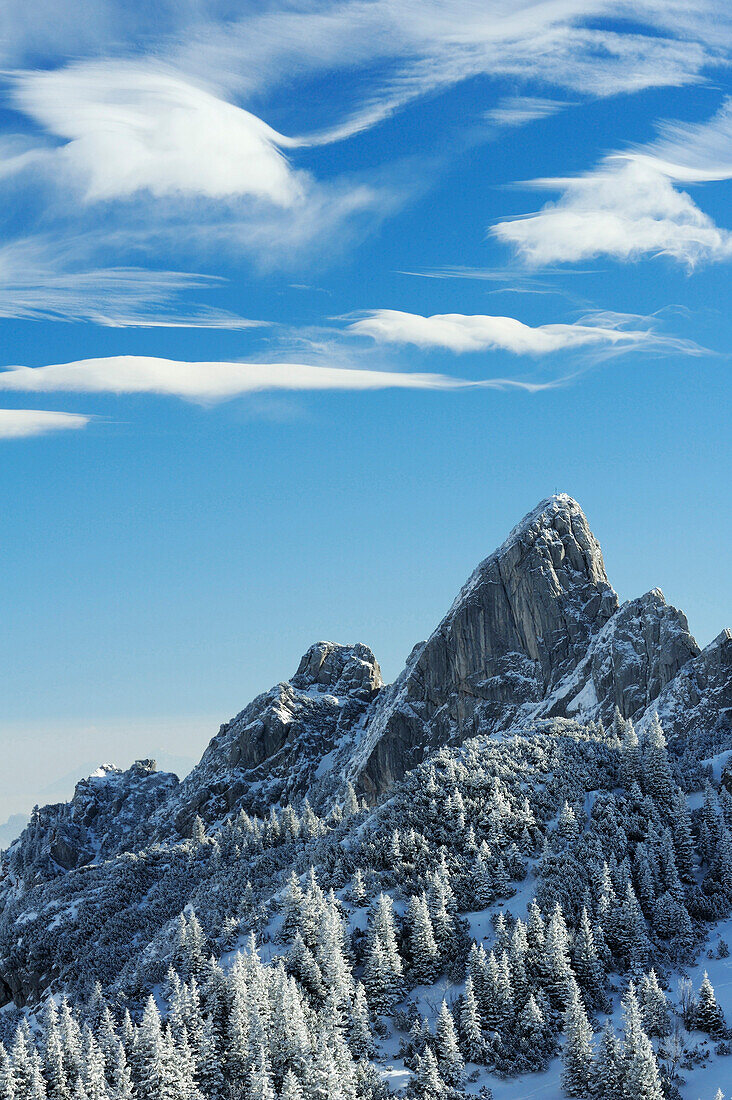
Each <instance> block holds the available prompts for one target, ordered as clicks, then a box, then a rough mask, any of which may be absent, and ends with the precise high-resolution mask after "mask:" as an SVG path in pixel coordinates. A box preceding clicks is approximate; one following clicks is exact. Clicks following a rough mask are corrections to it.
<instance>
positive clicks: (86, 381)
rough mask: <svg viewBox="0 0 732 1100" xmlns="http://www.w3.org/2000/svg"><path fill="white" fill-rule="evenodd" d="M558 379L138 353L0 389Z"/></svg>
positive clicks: (208, 397) (526, 385) (229, 389)
mask: <svg viewBox="0 0 732 1100" xmlns="http://www.w3.org/2000/svg"><path fill="white" fill-rule="evenodd" d="M558 384H559V383H558V382H549V383H532V382H522V381H516V380H513V379H505V378H487V379H481V380H479V381H475V382H474V381H470V380H467V379H462V378H452V377H450V376H448V375H444V374H410V373H406V372H399V371H382V370H359V369H351V368H346V367H329V366H314V365H312V364H308V363H233V362H210V363H208V362H202V363H187V362H179V361H176V360H172V359H158V358H153V357H149V356H142V355H139V356H138V355H119V356H110V357H109V358H105V359H82V360H79V361H77V362H73V363H54V364H51V365H49V366H45V367H11V368H8V369H7V370H5V371H2V372H0V391H3V390H4V391H8V392H22V393H59V392H67V393H114V394H123V393H124V394H143V393H145V394H162V395H165V396H171V397H181V398H184V399H185V400H188V401H198V402H202V403H207V402H215V401H226V400H229V399H231V398H233V397H237V396H240V395H242V394H247V393H262V392H266V391H272V390H289V391H306V390H356V391H367V390H384V389H409V390H458V389H466V388H491V389H507V388H511V387H513V388H517V389H524V390H527V391H530V392H534V391H538V390H542V389H550V388H552V387H553V386H556V385H558Z"/></svg>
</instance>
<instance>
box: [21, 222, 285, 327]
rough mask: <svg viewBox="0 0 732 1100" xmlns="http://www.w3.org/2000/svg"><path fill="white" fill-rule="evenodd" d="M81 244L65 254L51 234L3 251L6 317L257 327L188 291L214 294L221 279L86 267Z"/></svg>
mask: <svg viewBox="0 0 732 1100" xmlns="http://www.w3.org/2000/svg"><path fill="white" fill-rule="evenodd" d="M84 260H87V262H88V260H89V256H88V255H86V254H85V249H84V248H83V246H82V247H81V248H79V247H78V242H77V247H75V248H72V249H64V248H63V247H59V245H58V244H57V243H56V242H54V241H53V240H52V239H49V238H47V237H30V238H23V239H21V240H18V241H11V242H9V243H7V244H5V245H2V246H0V318H11V317H12V318H17V319H19V320H30V321H90V322H92V323H93V324H96V325H102V326H105V327H112V328H212V329H250V328H259V327H261V326H263V325H264V324H265V322H264V321H258V320H250V319H248V318H245V317H240V316H238V315H236V314H234V313H231V312H229V311H227V310H223V309H216V308H215V307H212V306H207V305H203V304H194V305H185V304H184V301H183V300H182V299H183V296H184V294H186V293H187V292H191V291H194V290H195V291H209V290H212V289H215V288H216V287H218V286H220V284H221V282H222V280H220V279H217V278H214V277H211V276H205V275H198V274H193V273H189V272H182V271H156V270H154V269H150V268H141V267H116V268H115V267H112V268H87V269H86V270H85V269H84V268H83V266H82V267H81V268H80V267H79V265H80V263H82V264H83V262H84Z"/></svg>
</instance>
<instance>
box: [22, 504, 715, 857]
mask: <svg viewBox="0 0 732 1100" xmlns="http://www.w3.org/2000/svg"><path fill="white" fill-rule="evenodd" d="M729 653H730V639H729V635H728V634H725V635H720V638H718V639H717V640H716V641H715V642H714V643H713V644H712V645H711V646H710V647H708V649H707V650H705V651H704V653H702V654H700V653H699V648H698V646H697V644H696V642H695V641H694V638H693V637H692V636H691V634H690V633H689V628H688V624H687V621H686V617H685V616H684V614H683V612H681V611H678V610H677V609H676V608H674V607H672V606H670V605H669V604H667V603H666V601H665V599H664V596H663V593H661V592H660V591H659V590H658V589H654V590H653V591H651V592H648V593H646V595H644V596H641V597H639V598H638V599H635V600H630V601H629V602H628V603H625V604H623V606H622V607H619V606H618V598H617V596H616V594H615V592H614V590H613V589H612V587H611V585H610V583H609V581H608V578H607V575H606V573H605V566H604V563H603V558H602V552H601V550H600V546H599V544H598V542H597V540H596V539H595V537H594V535H593V534H592V531H591V530H590V527H589V524H588V522H587V519H586V517H585V515H584V513H583V511H582V509H581V508H580V506H579V504H577V502H576V501H574V500H572V498H571V497H568V496H566V495H565V494H558V495H556V496H553V497H551V498H549V499H548V500H545V501H542V503H541V504H539V505H538V506H537V507H536V508H535V509H534V510H533V511H532V512H530V513H529V514H528V515H527V516H526V517H525V518H524V519H523V520H522V521H521V523H519V524H518V526H517V527H515V528H514V530H513V531H512V532H511V534H510V535H509V537H508V538H507V539H506V541H505V542H504V543H503V545H502V546H500V547H499V548H498V549H497V550H496V551H495V552H494V553H493V554H491V555H490V557H488V558H486V560H485V561H483V562H482V563H481V564H480V565H479V566H478V568H477V569H476V570H475V572H474V573H473V575H472V576H471V577H470V578H469V580H468V581H467V583H466V584H465V585H464V586H463V588H462V590H461V591H460V593H459V594H458V596H457V599H456V600H455V602H454V603H453V605H452V607H451V608H450V610H449V611H448V613H447V614H446V615H445V617H444V618H443V620H442V622H441V623H440V624H439V626H438V627H437V629H436V630H435V631H434V633H433V634H432V635H431V636H430V638H429V639H428V640H427V641H426V642H422V643H420V644H419V645H417V646H415V648H414V650H413V651H412V654H411V656H410V658H409V660H408V661H407V665H406V667H405V669H404V671H403V672H402V674H401V675H400V676H399V677H398V679H397V680H396V681H395V682H394V683H393V684H391V685H390V686H388V687H384V686H383V684H382V680H381V673H380V670H379V666H378V664H377V662H376V659H375V658H374V655H373V653H372V652H371V650H370V649H369V648H368V647H367V646H365V645H351V646H346V645H336V644H335V643H333V642H318V643H316V644H315V645H313V646H311V647H310V648H309V649H308V651H307V653H305V655H304V656H303V658H302V660H301V661H300V664H299V666H298V668H297V671H296V672H295V675H294V676H293V677H292V679H291V680H290V681H285V682H283V683H280V684H277V685H276V686H275V687H273V688H272V689H271V690H270V691H268V692H265V693H264V694H262V695H260V696H258V697H257V698H256V699H255V700H254V701H253V702H252V703H250V704H249V706H248V707H246V708H245V709H244V710H243V711H241V712H240V713H239V714H238V715H237V716H236V717H235V718H233V719H232V720H231V721H230V722H227V723H226V724H225V725H223V726H222V727H221V729H220V730H219V732H218V734H217V735H216V736H215V737H214V738H213V739H212V741H211V743H210V744H209V746H208V748H207V749H206V751H205V753H204V755H203V757H202V759H201V762H200V763H199V764H198V766H197V767H196V768H194V770H193V771H192V772H191V774H190V775H189V776H188V777H187V778H186V779H185V780H184V782H183V783H182V784H180V786H179V787H170V788H169V789H168V790H167V792H166V794H165V797H164V798H161V800H160V803H159V805H157V808H156V807H155V806H152V808H150V807H147V809H146V810H144V811H143V813H144V816H146V817H148V818H149V820H148V822H147V823H146V828H147V830H148V832H149V833H150V835H153V836H155V837H157V838H158V839H165V838H166V837H170V836H175V835H183V836H187V835H189V834H190V831H191V828H192V824H193V820H194V818H195V816H196V814H200V815H201V817H202V818H203V819H204V820H205V821H206V822H207V823H213V822H215V821H217V820H219V819H221V818H222V817H225V816H226V815H227V814H230V813H231V812H233V811H236V810H237V809H239V808H244V809H247V810H249V811H254V812H257V813H266V811H267V810H268V808H269V807H270V806H271V805H273V804H275V803H277V802H283V801H295V802H297V801H299V800H301V799H302V798H303V797H305V796H307V797H309V798H310V800H311V801H312V803H313V805H314V806H315V807H316V808H317V809H327V808H328V806H329V805H331V804H332V803H333V801H334V800H338V799H340V798H342V796H343V793H344V789H345V783H346V781H347V780H350V781H351V782H352V783H353V784H354V786H355V787H356V789H357V790H358V791H359V792H360V793H362V794H364V795H366V797H367V798H369V799H370V800H375V799H378V798H380V797H381V796H382V795H383V794H384V793H385V792H387V791H388V790H389V788H390V786H391V785H392V784H393V783H394V782H395V781H397V780H398V779H399V778H401V776H403V775H404V774H405V772H407V771H408V770H409V769H410V768H412V767H414V766H415V765H416V764H418V763H419V762H420V761H421V760H422V759H423V758H424V756H425V755H426V754H427V753H429V752H430V751H431V750H433V749H434V748H436V747H439V746H441V745H445V744H450V743H456V742H460V741H463V740H465V739H466V738H468V737H472V736H474V735H475V734H478V733H480V734H505V733H510V731H511V730H512V729H515V728H518V727H522V728H525V727H526V726H527V725H528V724H530V723H531V722H532V721H534V720H537V719H542V718H549V717H555V716H563V717H574V718H577V719H579V720H580V721H590V720H592V721H599V720H601V721H603V722H605V723H608V722H610V721H611V720H612V716H613V713H614V711H615V708H616V707H617V708H618V709H619V710H620V712H621V714H622V715H623V716H624V717H626V718H633V720H634V721H636V722H637V723H641V724H642V723H643V722H644V721H645V720H646V718H647V717H648V716H649V715H650V713H652V711H653V710H654V709H655V708H656V707H658V709H659V713H661V714H662V720H663V722H664V724H665V726H666V727H667V730H666V732H667V736H668V738H669V740H670V741H671V742H674V741H675V742H676V743H677V744H678V745H680V746H683V745H684V744H686V743H687V741H688V739H689V738H690V736H691V734H692V733H693V732H694V731H695V730H696V731H698V730H699V729H700V728H702V727H703V728H704V730H709V729H711V728H712V727H714V729H716V730H718V731H720V730H721V731H723V732H724V731H725V730H728V726H729V721H730V719H729V713H730V709H729V708H730V701H729V692H730V671H729V670H730V656H729ZM725 736H726V734H725ZM720 739H723V734H722V733H720V734H719V736H718V737H716V740H715V741H714V743H715V744H716V743H717V742H718V741H720ZM728 739H729V740H730V744H732V732H730V733H729V738H728ZM710 743H711V742H710ZM89 782H90V783H91V782H93V781H92V780H90V781H89ZM80 787H81V785H80ZM83 801H84V799H83V797H82V792H81V791H77V795H75V798H74V803H76V808H74V809H72V810H71V811H70V815H71V816H70V819H69V821H68V822H66V820H65V818H64V824H63V827H59V824H58V821H57V819H58V820H59V821H60V819H61V818H63V812H65V811H63V812H62V809H61V808H59V807H52V808H51V811H52V812H49V820H48V823H47V825H46V824H44V826H43V831H44V832H45V833H46V834H48V837H47V841H46V842H44V843H46V846H47V849H48V855H49V860H50V862H49V873H50V872H51V871H52V870H53V869H54V868H56V870H61V869H63V868H66V867H71V866H79V865H81V864H83V863H84V862H88V861H89V860H91V859H94V858H98V855H99V853H100V852H103V851H105V850H110V851H111V850H112V849H113V848H114V845H115V844H117V845H118V844H119V843H120V841H119V838H116V837H115V835H114V830H112V831H111V832H110V833H109V835H110V837H112V839H111V840H110V841H109V845H108V847H107V848H106V849H105V848H104V846H102V848H99V846H98V844H97V840H96V839H93V840H92V839H90V837H92V834H93V838H96V837H97V835H98V834H99V829H98V828H97V827H96V826H95V827H94V829H93V830H92V833H89V832H87V831H85V830H86V829H87V826H86V825H85V824H83V822H82V818H84V817H85V814H86V813H87V811H86V810H82V809H81V806H82V802H83ZM92 801H94V800H92ZM74 803H72V807H73V806H74ZM89 812H92V811H89ZM42 813H43V814H45V813H46V811H42ZM45 820H46V819H45V818H44V822H45ZM105 835H106V834H105ZM51 836H52V837H53V839H52V840H51V839H50V837H51ZM95 845H96V846H95Z"/></svg>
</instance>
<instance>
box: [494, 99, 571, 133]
mask: <svg viewBox="0 0 732 1100" xmlns="http://www.w3.org/2000/svg"><path fill="white" fill-rule="evenodd" d="M566 106H567V104H566V103H563V102H562V101H560V100H557V99H541V98H538V97H536V96H521V95H519V96H508V97H506V98H505V99H502V100H501V101H500V103H499V104H498V105H497V106H496V107H492V108H491V110H490V111H486V115H485V117H486V118H487V119H488V121H489V122H494V123H495V124H496V125H497V126H526V125H527V123H529V122H536V121H537V119H540V118H548V117H549V116H550V115H555V114H556V113H557V111H561V110H562V109H563V108H564V107H566Z"/></svg>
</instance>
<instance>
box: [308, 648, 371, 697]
mask: <svg viewBox="0 0 732 1100" xmlns="http://www.w3.org/2000/svg"><path fill="white" fill-rule="evenodd" d="M290 683H291V684H292V686H293V687H294V688H298V689H300V690H302V691H304V690H307V688H310V687H317V688H321V689H322V690H324V691H325V690H328V691H330V692H332V694H334V695H341V694H347V693H348V692H351V691H354V690H359V689H360V690H366V691H376V690H377V689H378V688H380V687H382V686H383V680H382V679H381V669H380V668H379V665H378V663H377V661H376V658H375V657H374V655H373V653H372V652H371V650H370V649H369V647H368V646H367V645H361V644H357V645H338V643H337V642H315V643H314V644H313V645H311V646H310V648H309V649H308V650H307V652H306V653H305V654H304V655H303V657H302V660H301V661H300V664H299V665H298V666H297V672H296V673H295V675H294V676H293V677H292V680H291V681H290Z"/></svg>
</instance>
